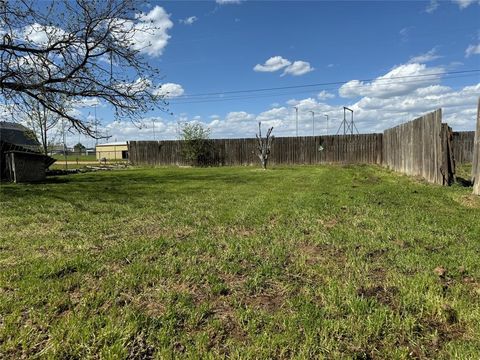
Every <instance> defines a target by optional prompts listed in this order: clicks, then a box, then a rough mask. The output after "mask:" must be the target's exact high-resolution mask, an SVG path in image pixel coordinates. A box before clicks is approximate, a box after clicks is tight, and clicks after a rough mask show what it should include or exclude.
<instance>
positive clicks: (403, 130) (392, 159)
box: [383, 109, 454, 185]
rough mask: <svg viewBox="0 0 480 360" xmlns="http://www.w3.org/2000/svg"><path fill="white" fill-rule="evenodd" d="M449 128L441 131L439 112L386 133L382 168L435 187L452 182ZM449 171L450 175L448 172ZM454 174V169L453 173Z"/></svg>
mask: <svg viewBox="0 0 480 360" xmlns="http://www.w3.org/2000/svg"><path fill="white" fill-rule="evenodd" d="M448 134H449V131H448V126H447V128H444V129H443V131H442V112H441V110H440V109H439V110H436V111H434V112H431V113H429V114H426V115H424V116H422V117H420V118H418V119H415V120H413V121H410V122H408V123H405V124H401V125H398V126H396V127H393V128H391V129H388V130H385V131H384V133H383V164H384V165H385V166H387V167H388V168H390V169H392V170H394V171H398V172H401V173H404V174H407V175H413V176H421V177H423V178H424V179H426V180H427V181H429V182H431V183H435V184H440V185H446V184H448V183H450V182H451V179H452V177H453V174H452V173H451V172H450V171H451V170H452V169H450V166H451V164H450V162H449V161H450V159H451V155H450V154H448V153H447V152H448V151H449V150H451V146H450V147H448V146H447V144H448V141H447V138H446V137H447V136H448ZM449 170H450V171H449ZM453 171H454V169H453Z"/></svg>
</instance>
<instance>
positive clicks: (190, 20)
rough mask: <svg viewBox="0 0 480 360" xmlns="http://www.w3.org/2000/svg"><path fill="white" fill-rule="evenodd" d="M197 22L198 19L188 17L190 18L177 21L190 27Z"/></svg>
mask: <svg viewBox="0 0 480 360" xmlns="http://www.w3.org/2000/svg"><path fill="white" fill-rule="evenodd" d="M197 20H198V18H197V17H196V16H190V17H188V18H185V19H180V20H178V22H179V23H181V24H185V25H192V24H193V23H194V22H195V21H197Z"/></svg>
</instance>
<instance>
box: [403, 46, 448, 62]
mask: <svg viewBox="0 0 480 360" xmlns="http://www.w3.org/2000/svg"><path fill="white" fill-rule="evenodd" d="M439 58H441V56H440V55H438V54H437V49H436V48H433V49H431V50H430V51H427V52H426V53H424V54H420V55H417V56H413V57H412V58H411V59H410V60H409V61H408V62H409V63H426V62H430V61H433V60H436V59H439Z"/></svg>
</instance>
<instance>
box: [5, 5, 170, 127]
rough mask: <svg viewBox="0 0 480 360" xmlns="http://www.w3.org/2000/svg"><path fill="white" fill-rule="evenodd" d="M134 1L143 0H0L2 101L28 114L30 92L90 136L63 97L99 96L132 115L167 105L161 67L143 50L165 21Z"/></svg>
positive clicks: (81, 99)
mask: <svg viewBox="0 0 480 360" xmlns="http://www.w3.org/2000/svg"><path fill="white" fill-rule="evenodd" d="M135 4H140V2H137V1H135V0H58V1H53V0H50V1H47V0H45V1H36V0H0V100H3V102H4V103H5V105H7V106H8V107H9V108H15V110H14V113H16V114H18V113H26V114H28V113H29V112H30V110H31V109H30V105H31V101H29V100H32V99H33V100H35V101H36V102H38V103H39V104H40V105H41V107H42V109H45V110H46V111H49V112H51V113H53V114H56V115H58V116H59V117H61V118H64V119H67V120H68V121H69V122H70V123H71V125H72V126H73V128H75V130H77V131H80V132H81V133H84V134H86V135H90V136H92V137H95V133H94V132H93V129H92V128H91V126H90V125H89V124H88V123H87V122H86V121H85V120H82V119H81V116H80V114H79V113H78V111H77V112H75V111H71V110H68V109H65V108H64V107H63V103H64V101H65V100H66V101H68V102H70V103H77V104H79V103H80V104H81V103H82V102H85V101H86V100H98V101H101V102H103V103H105V104H107V105H110V106H111V107H112V108H113V110H114V111H115V113H116V115H118V116H122V117H125V118H129V119H131V120H133V121H136V120H138V118H139V117H140V116H141V115H142V114H143V113H145V112H146V111H149V110H152V109H153V108H161V109H165V107H166V106H167V103H166V102H165V101H164V100H163V99H164V97H165V95H162V94H161V91H160V89H159V86H158V85H157V84H158V82H157V80H160V79H158V70H157V69H155V68H153V67H151V66H150V65H149V64H148V62H147V61H146V60H145V56H144V54H145V53H147V54H148V53H149V51H150V50H149V49H150V46H151V44H150V43H149V40H148V39H152V38H154V37H155V36H156V31H160V30H162V26H165V25H162V24H156V23H155V22H154V21H153V20H152V19H151V18H150V17H149V16H147V15H148V14H144V13H143V12H141V11H140V10H138V9H136V8H135V7H134V5H135ZM155 9H156V10H160V8H159V7H156V8H155ZM155 9H154V10H155ZM161 11H163V9H162V10H161ZM145 39H147V40H145Z"/></svg>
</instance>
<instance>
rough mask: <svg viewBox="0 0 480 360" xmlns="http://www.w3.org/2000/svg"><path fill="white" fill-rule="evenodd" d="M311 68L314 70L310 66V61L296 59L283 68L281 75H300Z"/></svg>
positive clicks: (311, 69)
mask: <svg viewBox="0 0 480 360" xmlns="http://www.w3.org/2000/svg"><path fill="white" fill-rule="evenodd" d="M313 70H314V68H313V67H311V66H310V63H308V62H306V61H301V60H298V61H294V62H293V63H292V64H291V65H288V66H287V67H286V68H285V70H284V72H283V74H282V76H283V75H286V74H289V75H294V76H300V75H304V74H306V73H309V72H311V71H313Z"/></svg>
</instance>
